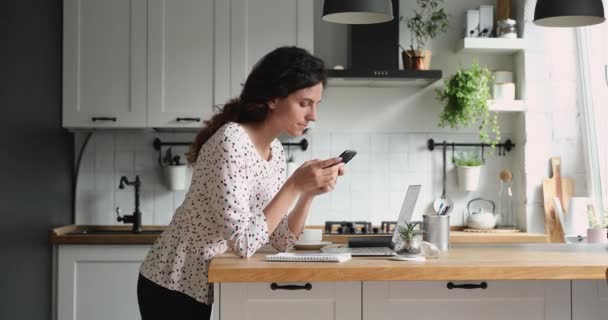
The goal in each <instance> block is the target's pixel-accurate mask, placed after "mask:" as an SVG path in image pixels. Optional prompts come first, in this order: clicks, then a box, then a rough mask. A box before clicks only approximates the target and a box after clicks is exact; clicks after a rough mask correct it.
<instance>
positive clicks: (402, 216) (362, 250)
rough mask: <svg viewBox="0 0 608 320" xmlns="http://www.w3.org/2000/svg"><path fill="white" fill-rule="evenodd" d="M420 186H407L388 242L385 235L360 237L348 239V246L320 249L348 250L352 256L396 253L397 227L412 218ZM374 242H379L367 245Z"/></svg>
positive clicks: (326, 250)
mask: <svg viewBox="0 0 608 320" xmlns="http://www.w3.org/2000/svg"><path fill="white" fill-rule="evenodd" d="M420 188H421V186H420V185H411V186H409V187H408V188H407V193H406V194H405V199H403V204H402V205H401V211H400V213H399V219H398V220H397V225H396V226H395V230H394V232H393V237H392V238H391V240H390V243H389V242H388V241H387V240H386V237H377V238H374V237H360V238H355V239H351V240H349V247H348V248H344V247H342V248H321V251H322V252H327V253H338V252H350V254H351V255H352V256H353V257H356V256H358V257H363V256H367V257H370V256H380V257H382V256H394V255H396V253H395V250H393V247H394V244H395V242H397V239H399V231H398V227H399V226H404V227H405V222H409V221H410V219H411V218H412V214H413V213H414V207H416V200H417V199H418V194H420ZM374 242H376V243H379V244H380V245H379V246H369V244H370V243H374ZM356 243H366V246H356V247H355V246H353V244H356Z"/></svg>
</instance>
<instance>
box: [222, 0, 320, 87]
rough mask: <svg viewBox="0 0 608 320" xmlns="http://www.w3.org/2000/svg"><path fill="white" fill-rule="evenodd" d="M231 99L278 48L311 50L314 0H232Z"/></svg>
mask: <svg viewBox="0 0 608 320" xmlns="http://www.w3.org/2000/svg"><path fill="white" fill-rule="evenodd" d="M230 2H231V11H230V21H231V29H230V30H231V32H230V39H231V40H230V42H231V50H230V63H231V77H230V78H231V80H230V83H231V85H230V89H231V91H230V96H236V95H238V94H239V93H240V91H241V84H243V83H244V82H245V79H246V77H247V75H248V74H249V71H251V68H252V67H253V65H254V64H255V63H256V62H257V61H258V60H259V59H260V58H261V57H262V56H264V55H265V54H266V53H268V52H270V51H272V50H273V49H275V48H277V47H281V46H298V47H301V48H304V49H307V50H308V51H310V52H311V53H312V52H313V51H314V50H313V42H314V41H313V33H314V32H313V31H314V27H313V22H314V8H313V7H314V1H311V0H231V1H230Z"/></svg>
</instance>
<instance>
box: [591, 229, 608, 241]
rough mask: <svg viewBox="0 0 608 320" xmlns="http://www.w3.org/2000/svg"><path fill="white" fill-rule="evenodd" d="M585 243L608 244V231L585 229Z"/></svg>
mask: <svg viewBox="0 0 608 320" xmlns="http://www.w3.org/2000/svg"><path fill="white" fill-rule="evenodd" d="M587 242H589V243H608V229H606V228H596V229H587Z"/></svg>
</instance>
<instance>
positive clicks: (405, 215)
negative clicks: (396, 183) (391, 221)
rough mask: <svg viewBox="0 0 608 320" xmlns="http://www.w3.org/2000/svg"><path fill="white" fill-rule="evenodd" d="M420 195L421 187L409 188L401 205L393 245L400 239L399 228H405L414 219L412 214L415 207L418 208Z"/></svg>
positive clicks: (413, 186) (412, 186)
mask: <svg viewBox="0 0 608 320" xmlns="http://www.w3.org/2000/svg"><path fill="white" fill-rule="evenodd" d="M419 193H420V185H411V186H409V187H408V188H407V193H406V194H405V199H403V204H402V205H401V212H400V213H399V219H398V220H397V225H396V226H395V232H393V239H392V240H391V242H392V244H395V243H396V242H397V239H399V231H398V228H399V226H402V227H405V223H406V222H410V220H411V219H412V214H413V213H414V207H416V200H417V199H418V194H419Z"/></svg>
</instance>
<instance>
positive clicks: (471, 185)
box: [452, 152, 483, 191]
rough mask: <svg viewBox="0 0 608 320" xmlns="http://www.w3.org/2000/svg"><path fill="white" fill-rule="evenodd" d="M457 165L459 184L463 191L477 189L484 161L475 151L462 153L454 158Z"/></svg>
mask: <svg viewBox="0 0 608 320" xmlns="http://www.w3.org/2000/svg"><path fill="white" fill-rule="evenodd" d="M452 160H453V162H454V165H455V166H456V175H457V176H458V186H460V189H461V190H463V191H475V190H477V187H478V186H479V176H480V175H481V166H483V161H482V160H481V159H480V158H479V157H478V156H477V154H475V153H470V152H465V153H460V154H458V155H456V156H455V157H454V159H452Z"/></svg>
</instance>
